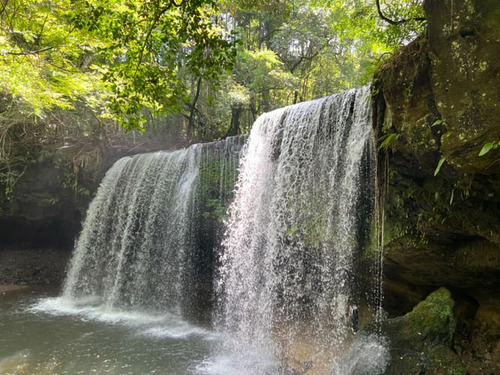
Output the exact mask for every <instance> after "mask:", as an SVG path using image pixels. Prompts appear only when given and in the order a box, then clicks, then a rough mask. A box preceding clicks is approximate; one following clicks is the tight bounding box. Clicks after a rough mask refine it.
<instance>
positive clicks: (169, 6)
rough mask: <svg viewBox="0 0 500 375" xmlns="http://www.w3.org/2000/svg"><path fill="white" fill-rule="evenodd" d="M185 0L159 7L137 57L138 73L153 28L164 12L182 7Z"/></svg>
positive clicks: (173, 1) (171, 1)
mask: <svg viewBox="0 0 500 375" xmlns="http://www.w3.org/2000/svg"><path fill="white" fill-rule="evenodd" d="M183 2H184V0H181V1H180V2H179V3H176V2H175V0H170V2H169V3H168V5H166V6H164V7H163V8H161V9H159V10H158V11H157V13H156V15H155V18H154V20H153V23H152V24H151V26H150V28H149V30H148V33H147V35H146V38H145V39H144V43H143V44H142V48H141V52H139V58H138V59H137V66H136V68H135V72H136V73H137V70H138V69H139V66H140V65H141V64H142V59H143V56H144V51H145V50H146V46H147V44H148V42H149V38H150V37H151V34H152V33H153V30H154V28H155V26H156V24H157V23H158V21H159V20H160V17H161V16H162V14H164V13H165V12H166V11H167V10H169V9H170V8H172V7H177V8H178V7H180V6H182V4H183Z"/></svg>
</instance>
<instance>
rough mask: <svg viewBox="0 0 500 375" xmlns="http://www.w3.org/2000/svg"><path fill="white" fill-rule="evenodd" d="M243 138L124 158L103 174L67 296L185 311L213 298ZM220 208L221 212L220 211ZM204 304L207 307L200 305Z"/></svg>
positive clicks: (130, 307)
mask: <svg viewBox="0 0 500 375" xmlns="http://www.w3.org/2000/svg"><path fill="white" fill-rule="evenodd" d="M243 142H244V139H243V138H241V137H232V138H229V139H228V140H226V141H219V142H213V143H211V144H205V145H193V146H191V147H189V148H187V149H184V150H178V151H170V152H168V151H165V152H156V153H151V154H141V155H136V156H133V157H125V158H122V159H120V160H119V161H117V162H116V163H115V164H114V165H113V167H112V168H111V169H110V170H109V171H108V172H107V174H106V176H105V177H104V179H103V181H102V183H101V185H100V187H99V189H98V192H97V195H96V197H95V198H94V200H93V201H92V203H91V205H90V207H89V210H88V212H87V217H86V220H85V222H84V225H83V229H82V232H81V234H80V237H79V239H78V241H77V244H76V247H75V250H74V254H73V258H72V260H71V262H70V266H69V270H68V275H67V278H66V281H65V285H64V289H63V297H65V298H67V299H73V300H78V301H84V303H87V304H91V305H94V306H101V307H103V308H105V309H122V310H133V311H148V312H160V313H161V312H165V311H168V312H173V313H178V314H180V313H185V312H186V311H189V310H193V309H196V308H201V307H203V306H204V305H206V304H207V303H210V301H211V286H212V273H213V268H214V265H213V261H214V256H213V255H212V254H213V248H211V247H214V246H215V243H217V242H218V240H217V239H216V238H215V237H214V236H213V235H212V236H210V235H207V234H206V231H204V230H203V228H204V227H207V226H210V227H211V228H212V229H213V230H214V231H215V232H216V231H217V230H216V228H217V226H220V225H219V224H218V222H219V221H220V215H218V212H215V211H217V210H218V211H225V207H226V206H227V203H228V201H229V200H230V198H231V195H232V190H233V189H232V187H231V188H230V189H228V187H227V185H228V184H230V183H231V182H230V181H233V184H234V181H235V179H236V166H237V163H238V159H239V152H240V150H241V148H242V145H243ZM214 212H215V213H214ZM200 306H201V307H200Z"/></svg>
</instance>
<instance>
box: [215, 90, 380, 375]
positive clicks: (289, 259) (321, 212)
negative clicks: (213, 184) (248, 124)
mask: <svg viewBox="0 0 500 375" xmlns="http://www.w3.org/2000/svg"><path fill="white" fill-rule="evenodd" d="M373 152H374V147H373V133H372V127H371V105H370V98H369V88H368V87H364V88H362V89H359V90H351V91H348V92H346V93H343V94H337V95H333V96H330V97H326V98H323V99H319V100H315V101H311V102H305V103H301V104H298V105H294V106H291V107H286V108H282V109H279V110H276V111H273V112H270V113H267V114H264V115H263V116H261V117H260V118H259V119H258V120H257V121H256V123H255V124H254V126H253V128H252V132H251V134H250V137H249V140H248V145H247V149H246V151H245V153H244V155H243V157H242V160H241V163H240V175H239V179H238V183H237V187H236V196H235V200H234V202H233V204H232V206H231V209H230V218H229V219H228V221H227V223H226V225H227V232H226V236H225V239H224V252H223V254H222V255H221V258H220V264H221V266H220V269H219V274H220V276H219V277H220V280H219V282H218V286H217V291H218V295H219V301H220V304H219V310H218V320H217V324H218V326H219V328H220V329H221V331H222V332H223V333H224V334H225V335H226V341H225V345H224V347H223V348H221V351H229V352H230V353H231V355H232V356H233V357H234V358H237V362H238V363H239V365H238V366H239V367H238V371H239V372H240V373H243V374H246V373H248V374H250V373H251V374H259V373H262V374H267V373H275V372H277V371H281V370H280V369H281V366H292V367H294V366H296V368H295V367H294V370H296V371H299V370H300V371H304V368H305V367H307V366H311V365H313V366H315V369H316V371H317V372H318V373H321V372H323V373H329V369H331V368H332V366H333V365H334V363H333V362H335V358H336V356H335V353H332V350H333V351H335V350H340V348H341V347H342V345H343V344H344V343H345V342H346V341H347V340H348V338H349V337H350V336H351V335H352V332H353V327H352V320H353V318H354V315H355V313H356V309H357V302H356V298H357V294H358V291H357V290H356V288H355V284H356V280H355V276H354V272H355V263H356V259H357V257H359V256H360V253H361V242H362V240H363V239H364V237H365V232H366V226H367V224H366V223H367V221H368V219H369V218H370V217H369V216H370V215H371V213H370V212H369V211H370V209H367V207H372V206H373V196H372V195H373V194H372V193H373V186H374V185H373V182H374V181H373V173H370V172H368V173H367V171H370V170H373V169H374V168H373V163H374V161H373V160H374V158H373ZM335 348H336V349H335ZM304 350H305V351H307V350H309V351H310V352H311V353H310V356H309V358H310V360H309V361H306V362H300V360H299V359H298V358H299V357H300V355H299V354H298V352H299V351H302V352H303V351H304ZM252 353H256V354H255V355H252ZM294 362H299V363H296V364H293V363H294ZM238 371H235V373H237V372H238Z"/></svg>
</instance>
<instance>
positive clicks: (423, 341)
mask: <svg viewBox="0 0 500 375" xmlns="http://www.w3.org/2000/svg"><path fill="white" fill-rule="evenodd" d="M453 306H454V301H453V299H452V298H451V293H450V292H449V291H448V290H447V289H446V288H440V289H438V290H436V291H434V292H433V293H431V294H430V295H429V296H428V297H427V298H426V299H425V300H424V301H422V302H420V303H419V304H418V305H417V306H415V308H414V309H413V310H412V311H411V312H409V313H408V314H406V315H404V316H401V317H397V318H393V319H387V320H385V321H383V322H382V323H381V332H382V335H384V336H385V338H386V345H387V346H388V352H389V358H390V359H389V360H388V362H387V366H386V369H385V371H384V374H386V375H401V374H404V375H413V374H414V375H424V374H425V375H431V374H432V375H465V374H467V371H466V370H465V368H464V366H463V365H462V363H461V361H460V359H459V357H458V356H457V354H456V353H455V352H454V350H453V341H454V336H455V330H456V320H455V315H454V312H453ZM377 330H378V329H377V327H376V326H375V325H371V326H369V327H367V328H366V329H365V330H362V331H360V333H358V335H360V336H363V335H364V336H366V335H373V334H374V333H375V332H377ZM361 373H362V372H360V374H361Z"/></svg>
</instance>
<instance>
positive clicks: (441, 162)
mask: <svg viewBox="0 0 500 375" xmlns="http://www.w3.org/2000/svg"><path fill="white" fill-rule="evenodd" d="M445 161H446V157H445V156H441V159H439V161H438V164H437V167H436V170H435V171H434V176H437V175H438V173H439V171H440V170H441V167H442V166H443V163H444V162H445Z"/></svg>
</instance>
